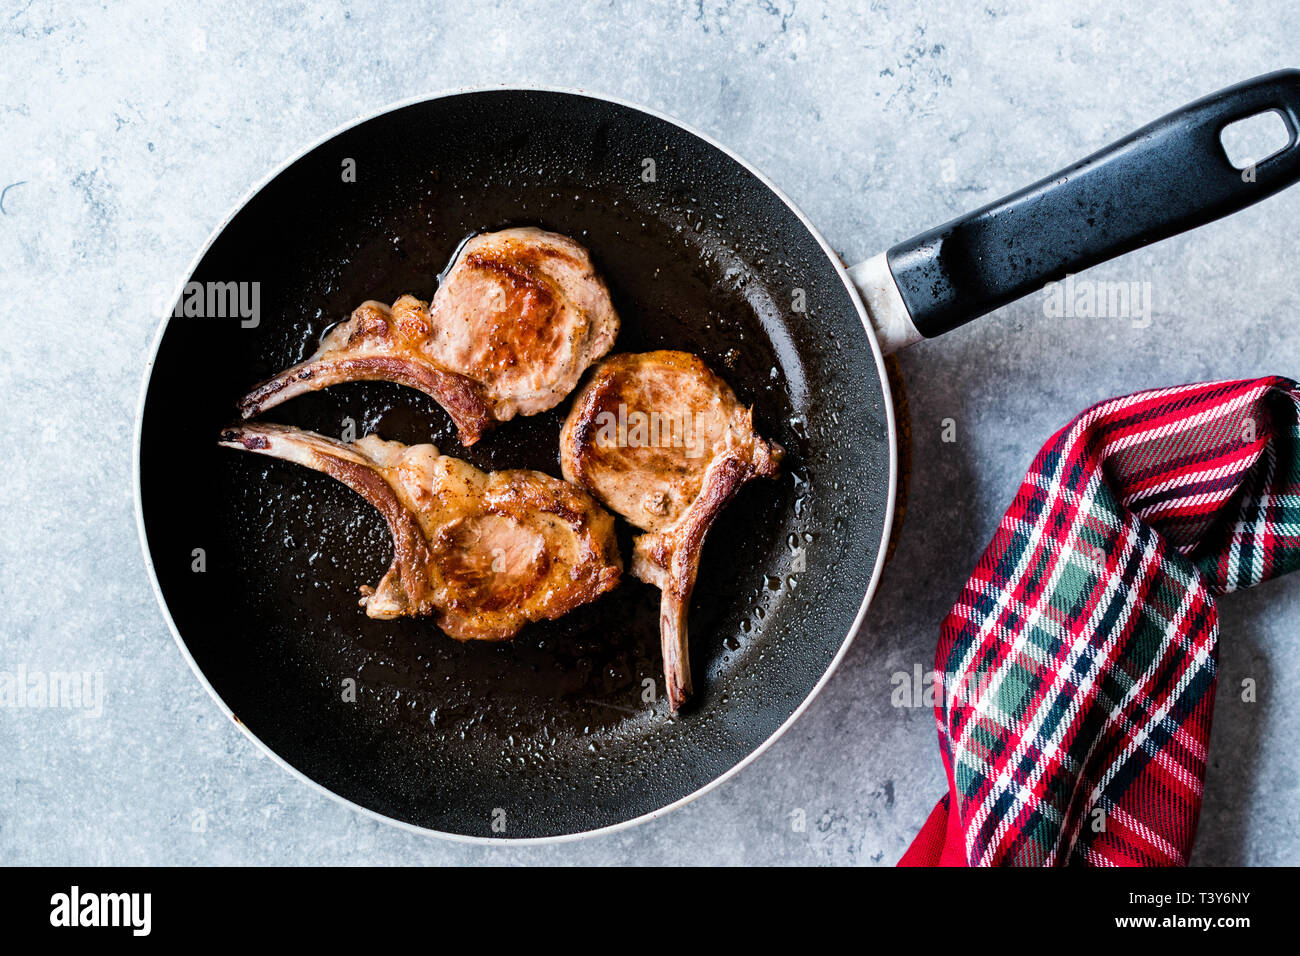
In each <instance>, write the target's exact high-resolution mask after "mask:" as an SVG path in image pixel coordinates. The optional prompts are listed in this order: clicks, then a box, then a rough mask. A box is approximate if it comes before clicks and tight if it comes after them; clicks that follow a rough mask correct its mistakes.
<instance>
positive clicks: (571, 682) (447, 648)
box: [140, 90, 890, 839]
mask: <svg viewBox="0 0 1300 956" xmlns="http://www.w3.org/2000/svg"><path fill="white" fill-rule="evenodd" d="M353 172H354V175H352V173H353ZM353 180H354V181H353ZM510 225H538V226H543V227H545V228H548V229H553V230H556V231H558V232H561V233H565V234H568V235H570V236H573V237H574V238H575V239H577V240H578V241H579V242H581V243H583V244H584V245H585V246H587V247H588V248H589V249H590V250H591V253H592V256H593V258H594V260H595V261H596V264H597V267H598V268H599V269H600V271H601V273H602V274H603V275H604V277H605V279H606V281H607V282H608V284H609V287H610V290H611V293H612V295H613V297H614V301H615V305H616V306H617V308H618V310H619V313H620V316H621V318H622V321H623V326H622V331H621V333H620V336H619V339H618V342H617V344H616V346H615V349H616V351H640V350H644V349H651V348H673V349H685V350H688V351H692V352H695V353H697V354H698V355H700V356H701V357H702V358H703V359H704V360H705V361H706V362H707V363H708V364H709V365H710V366H712V367H713V368H714V369H715V370H716V371H717V372H719V374H721V375H722V376H723V377H724V378H725V379H727V381H728V382H729V383H730V384H731V385H732V387H733V388H734V389H735V390H736V392H737V394H738V395H739V397H740V398H741V400H742V401H744V402H746V403H752V404H753V406H754V408H755V421H756V423H757V426H758V428H759V430H760V431H761V432H762V433H763V434H765V435H766V436H768V437H771V438H774V439H775V440H777V441H779V442H780V443H781V444H783V445H784V446H785V447H786V448H787V449H788V451H789V456H788V459H787V465H786V467H785V468H784V471H783V474H782V477H781V478H780V479H779V480H777V481H763V482H754V483H751V485H750V486H748V487H747V488H746V489H745V490H744V491H743V492H742V493H741V495H740V496H739V498H738V499H737V500H736V501H735V502H733V503H732V505H731V506H730V507H729V508H728V509H727V511H726V512H725V513H724V514H723V516H722V518H721V519H720V521H719V522H718V523H717V525H716V526H715V527H714V529H713V530H712V532H711V534H710V536H709V539H708V543H707V546H706V549H705V553H704V558H703V562H702V568H701V574H700V579H699V583H698V586H697V588H696V592H695V598H694V602H693V609H692V613H691V619H690V633H691V657H692V665H693V668H694V672H695V675H696V690H697V700H696V701H695V703H694V705H693V706H691V707H689V708H688V709H687V710H686V711H685V712H684V713H683V714H681V715H680V716H678V717H672V716H671V715H670V714H669V713H668V711H667V704H666V701H665V700H664V699H663V697H662V678H661V674H660V657H659V649H658V625H657V619H658V594H657V592H656V591H655V590H654V589H652V588H650V587H649V586H647V585H644V584H641V583H640V582H637V581H635V580H633V579H632V578H631V577H630V576H626V578H625V581H624V583H623V584H621V585H620V586H619V587H618V588H617V589H616V590H615V591H613V592H612V593H610V594H608V595H606V596H605V597H603V598H601V599H600V600H599V601H597V602H596V603H595V604H592V605H589V606H587V607H583V608H580V609H578V610H577V611H575V612H573V613H572V614H570V615H568V616H566V617H565V618H563V619H561V620H559V621H554V622H546V623H541V624H535V625H531V626H529V627H527V628H526V629H525V630H524V631H523V632H522V633H521V634H520V635H519V637H518V638H517V639H516V640H514V641H513V642H510V643H506V644H486V643H478V644H474V643H469V644H461V643H457V642H455V641H453V640H451V639H449V638H447V637H445V636H444V635H443V634H442V633H441V632H440V631H439V630H438V629H437V628H436V627H435V626H434V625H433V624H432V623H430V622H428V621H396V622H380V621H372V620H370V619H368V618H366V617H365V615H364V613H363V612H362V610H361V609H360V608H358V606H357V589H358V587H359V586H360V585H362V584H374V583H375V582H376V581H378V579H379V577H380V576H381V575H382V574H383V572H384V570H385V568H386V567H387V565H388V562H389V560H390V558H391V545H390V543H389V540H388V537H387V534H386V531H385V528H384V525H383V522H382V521H381V519H380V518H379V516H378V514H377V513H375V512H374V511H373V510H372V509H370V508H369V506H367V505H366V504H365V503H364V502H362V501H361V499H360V498H358V497H356V496H355V495H354V494H353V493H352V492H351V491H349V490H348V489H346V488H345V487H343V486H342V485H340V484H337V483H335V482H334V481H332V480H331V479H329V478H327V477H325V476H323V475H319V474H317V473H314V472H310V471H308V470H306V469H303V468H300V467H297V466H294V465H290V464H287V463H281V462H276V461H272V460H269V459H266V458H262V457H259V456H253V455H244V454H239V453H237V452H233V451H230V450H227V449H222V448H219V447H218V446H217V444H216V436H217V433H218V430H219V428H220V427H221V426H222V425H223V424H225V423H226V422H228V421H230V420H231V419H232V418H233V417H234V408H235V401H236V399H237V398H238V396H239V395H241V394H242V393H243V392H244V391H245V390H246V389H247V388H248V386H250V385H251V384H253V383H254V382H256V381H258V380H260V379H262V378H263V377H265V376H267V375H269V374H271V373H272V372H274V371H276V370H278V369H280V368H282V367H284V366H286V365H288V364H290V363H292V362H294V361H297V360H299V359H301V358H303V357H305V356H306V355H307V354H308V353H309V352H311V351H312V350H313V349H314V348H315V346H316V344H317V342H318V341H319V339H320V336H321V334H322V332H323V331H324V330H325V329H326V328H328V327H329V326H330V325H331V324H333V323H335V322H337V321H339V320H341V319H343V318H345V317H346V316H347V315H348V314H349V313H350V311H351V310H352V309H353V308H355V307H356V306H357V305H358V304H360V303H361V302H362V301H364V300H365V299H370V298H375V299H380V300H383V301H386V302H391V301H392V300H393V299H395V298H396V297H397V296H398V295H400V294H401V293H404V292H411V293H414V294H416V295H418V296H420V297H421V298H425V299H428V298H430V297H431V296H432V294H433V292H434V290H435V288H436V285H437V276H438V274H439V272H440V271H441V270H442V269H443V268H444V267H445V265H446V264H447V263H448V262H449V261H450V259H451V257H452V255H453V253H454V251H455V250H456V247H457V246H458V245H459V243H460V242H462V241H463V240H464V239H465V238H466V237H467V236H469V235H472V234H474V233H477V232H480V231H484V230H492V229H499V228H503V227H506V226H510ZM191 282H192V283H199V284H201V285H200V286H197V287H196V286H191V287H190V288H191V291H193V289H195V288H204V289H206V288H208V285H207V284H208V283H230V282H235V283H257V284H258V285H257V287H256V288H257V294H258V302H257V304H258V322H257V324H256V325H255V326H252V324H251V320H250V321H247V322H245V321H241V316H239V315H233V316H230V317H226V318H220V317H205V318H199V317H190V318H187V317H174V318H172V319H171V320H170V322H169V324H168V326H167V328H166V331H165V333H164V335H163V337H162V340H161V343H160V346H159V350H158V354H157V359H156V363H155V367H154V370H153V373H152V378H151V381H150V383H149V386H148V391H147V395H146V400H145V407H144V417H143V422H142V426H141V446H140V456H141V459H140V473H141V488H140V494H141V505H142V511H143V515H144V525H145V534H146V538H147V544H148V548H149V550H150V552H151V557H152V560H153V563H154V568H155V572H156V575H157V578H158V582H159V586H160V589H161V591H162V594H163V597H164V600H165V601H166V603H167V607H168V610H169V611H170V613H171V616H172V618H173V620H174V622H175V624H176V627H177V629H178V631H179V633H180V635H181V637H182V639H183V641H184V642H185V645H186V647H187V648H188V650H189V651H190V653H191V654H192V656H193V658H194V660H195V662H196V664H197V666H198V667H199V669H200V670H201V671H202V672H203V674H204V675H205V676H206V678H207V679H208V681H209V682H210V683H211V685H212V687H213V688H214V690H215V691H216V693H217V694H218V695H219V696H220V697H221V699H222V700H223V701H224V702H225V703H226V705H228V706H229V707H230V708H231V710H232V711H233V712H234V714H235V715H236V717H237V718H238V719H239V720H240V721H242V722H243V723H245V724H246V725H247V726H248V728H249V729H250V730H251V731H252V732H253V733H255V734H256V735H257V736H258V737H259V738H260V739H261V740H262V741H263V742H264V743H265V744H266V745H267V746H269V747H270V748H271V749H272V750H274V751H275V752H276V753H277V754H278V755H279V756H281V757H282V758H283V759H285V760H286V761H287V762H288V763H290V764H291V765H293V766H294V767H296V768H297V769H298V770H300V771H301V772H303V773H304V774H306V775H307V776H308V777H310V778H312V779H314V780H316V781H317V782H319V783H320V784H322V785H324V786H325V787H326V788H328V789H330V790H332V791H333V792H335V793H337V794H339V795H340V796H342V797H344V798H346V799H348V800H351V801H353V802H355V803H357V804H360V805H361V806H364V807H366V808H369V809H371V810H374V811H376V812H378V813H381V814H384V815H386V816H389V817H392V818H394V819H397V820H400V821H404V822H407V823H411V824H414V825H417V826H421V827H426V828H430V829H433V830H437V831H442V832H446V833H452V834H460V835H468V836H483V837H499V838H504V839H512V838H523V837H545V836H557V835H562V834H570V833H576V832H580V831H585V830H591V829H597V828H601V827H605V826H610V825H615V824H618V823H621V822H624V821H627V820H630V819H633V818H636V817H638V816H642V815H644V814H646V813H650V812H652V811H655V810H657V809H660V808H662V807H665V806H667V805H670V804H672V803H674V802H676V801H678V800H680V799H682V798H683V797H686V796H688V795H689V794H691V793H693V792H694V791H696V790H698V789H699V788H701V787H703V786H705V785H707V784H708V783H709V782H711V781H712V780H714V779H716V778H717V777H719V776H720V775H722V774H724V773H725V772H727V771H728V770H729V769H731V768H732V767H734V766H735V765H736V764H737V763H739V762H740V761H742V760H743V759H744V758H745V757H746V756H747V755H749V754H750V753H751V752H752V751H753V750H754V749H755V748H757V747H758V746H760V745H761V744H762V743H763V741H765V740H766V739H767V738H768V737H770V736H771V735H772V734H773V733H774V732H775V731H776V730H777V729H778V728H779V727H780V726H781V725H782V724H783V723H784V722H785V721H786V720H787V718H788V717H789V716H790V715H791V714H792V713H793V712H794V711H795V709H796V708H797V707H798V706H799V704H800V703H801V702H802V701H803V700H804V699H805V698H806V697H807V695H808V694H809V693H810V692H811V691H812V689H813V688H814V686H815V685H816V684H817V682H818V680H819V679H820V678H821V676H822V675H823V673H824V672H825V671H826V669H827V667H828V666H829V665H830V663H831V661H832V660H833V658H834V657H835V655H836V653H837V651H838V650H839V648H840V646H841V644H842V643H843V641H844V640H845V636H846V634H847V633H848V632H849V631H850V629H851V626H852V623H853V620H854V617H855V615H856V613H857V611H858V608H859V606H860V604H861V601H862V597H863V594H864V593H865V591H866V589H867V587H868V584H869V581H870V578H871V574H872V570H873V568H874V565H875V562H876V556H877V551H878V548H879V545H880V539H881V534H882V530H883V524H884V519H885V514H886V494H887V484H888V467H889V455H890V449H889V436H888V432H887V426H886V420H887V419H886V410H885V398H884V395H883V393H882V389H881V385H880V382H879V379H878V376H877V373H876V366H875V363H874V360H873V358H872V354H871V351H870V346H869V344H868V341H867V338H866V336H865V333H864V332H863V329H862V327H861V325H860V323H859V319H858V315H857V312H856V309H855V306H854V303H853V300H852V298H851V296H850V295H849V293H848V292H847V290H846V289H845V287H844V285H843V283H842V281H841V279H840V277H839V274H838V273H837V272H836V270H835V269H834V267H833V266H832V264H831V263H830V261H829V260H828V259H827V257H826V255H825V253H824V252H823V250H822V248H821V247H820V245H819V244H818V243H817V241H816V239H815V237H814V236H812V235H811V234H810V233H809V231H808V230H807V229H806V228H805V227H804V225H803V224H802V223H801V222H800V220H799V219H798V217H797V216H796V215H795V214H794V213H793V212H792V211H791V210H790V209H789V208H788V207H787V206H786V205H785V204H784V203H783V202H782V201H781V200H780V198H779V197H778V196H776V195H775V194H774V193H772V192H771V191H770V190H769V189H768V188H767V187H766V186H765V185H764V184H763V183H762V182H761V181H760V180H758V179H757V178H756V177H754V176H753V175H752V174H751V173H750V172H748V171H747V170H746V169H745V168H744V167H743V166H742V165H741V164H739V163H738V162H737V161H735V160H734V159H733V158H731V157H730V156H728V155H727V154H725V153H724V152H722V151H720V150H718V149H716V148H715V147H713V146H711V145H709V144H708V143H706V142H704V141H702V140H700V139H699V138H697V137H695V136H693V135H692V134H690V133H688V132H685V131H683V130H682V129H680V128H679V127H677V126H675V125H674V124H672V123H670V122H668V121H666V120H663V119H659V118H656V117H653V116H649V115H647V114H644V113H641V112H640V111H637V110H635V109H631V108H629V107H625V106H620V105H617V104H613V103H609V102H606V101H603V100H599V99H595V98H590V97H586V96H580V95H574V94H565V93H551V92H536V91H527V92H523V91H505V90H503V91H492V92H483V93H470V94H460V95H455V96H450V97H444V98H440V99H435V100H430V101H426V102H423V103H418V104H415V105H411V106H406V107H403V108H400V109H397V110H394V111H392V112H390V113H386V114H384V115H382V116H379V117H376V118H374V119H371V120H369V121H366V122H364V123H362V124H360V125H358V126H355V127H353V128H351V129H348V130H347V131H345V132H343V133H341V134H339V135H338V136H336V137H334V138H333V139H331V140H330V141H328V142H326V143H324V144H323V145H321V146H319V147H317V148H315V149H314V150H312V151H311V152H310V153H308V154H306V155H305V156H303V157H302V158H300V159H299V160H297V161H295V162H294V163H293V164H292V165H291V166H289V167H288V168H286V169H285V170H284V171H283V172H281V173H280V174H279V175H278V176H277V177H275V178H274V179H273V180H272V181H271V182H270V183H269V184H268V185H267V186H265V187H264V188H263V189H262V190H261V191H260V192H259V193H257V195H255V196H254V197H253V199H252V200H251V201H250V202H249V203H248V204H247V205H246V206H245V207H244V208H243V209H242V210H241V211H240V212H239V213H238V214H237V215H236V216H235V217H234V219H233V220H232V221H231V222H230V223H229V224H228V225H227V226H226V228H225V229H224V230H223V231H222V232H221V234H220V235H219V236H218V237H217V238H216V240H215V241H214V242H213V243H212V245H211V246H210V247H209V249H208V250H207V252H206V254H205V255H204V256H203V258H202V260H201V262H200V263H199V265H198V267H197V269H196V271H195V273H194V275H193V276H191ZM252 288H253V287H252V286H251V285H250V286H244V289H245V290H246V291H247V293H248V296H249V299H251V291H252ZM246 326H248V327H246ZM567 408H568V403H567V402H566V403H564V404H562V405H561V406H560V407H559V408H558V409H556V410H555V411H553V412H550V413H547V414H544V415H539V416H536V417H533V418H525V419H516V420H515V421H513V422H509V423H507V424H505V425H502V426H500V427H498V428H497V429H496V430H495V431H493V432H491V433H489V434H488V435H487V436H486V437H485V438H484V439H483V440H482V441H481V442H480V443H479V444H478V445H476V446H475V447H474V448H472V449H465V448H463V447H461V446H460V444H459V443H458V442H457V440H456V437H455V432H454V430H453V429H452V428H451V426H450V423H449V421H448V419H447V416H446V415H445V414H444V413H443V412H442V410H441V409H440V408H438V407H437V406H436V405H435V404H434V403H433V402H432V401H431V400H430V399H428V398H427V397H425V396H424V395H422V394H420V393H417V392H414V391H410V390H406V389H402V388H400V387H398V386H392V385H387V384H380V383H357V384H350V385H343V386H337V387H334V388H332V389H328V390H326V391H323V392H318V393H315V394H312V395H308V396H304V397H301V398H298V399H295V400H293V401H292V402H289V403H287V404H285V405H283V406H280V407H279V408H276V409H274V410H273V411H272V412H271V413H269V414H268V415H267V418H269V419H272V420H275V421H281V422H285V423H289V424H294V425H299V426H302V427H305V428H310V429H313V430H316V431H319V432H322V433H324V434H326V435H331V436H336V437H337V436H341V435H343V434H344V433H345V431H346V430H347V429H348V428H353V429H354V430H355V434H356V435H358V436H360V435H362V434H365V433H368V432H371V431H376V432H378V433H379V434H381V435H382V436H383V437H384V438H388V439H397V440H400V441H403V442H406V443H409V444H414V443H419V442H424V441H432V442H433V443H434V444H436V445H437V446H438V447H439V448H440V449H441V450H442V451H443V452H445V453H448V454H452V455H456V456H458V457H462V458H465V459H466V460H468V461H470V462H472V463H473V464H475V465H477V466H478V467H480V468H513V467H529V468H536V469H539V470H542V471H545V472H548V473H550V474H552V475H559V473H560V470H559V462H558V435H559V430H560V426H561V423H562V421H563V415H564V413H565V412H566V411H567ZM621 535H622V544H623V552H624V556H625V559H626V558H627V557H629V556H630V538H631V535H630V532H629V531H628V529H627V528H626V527H624V528H623V530H622V532H621ZM200 557H201V561H200ZM198 567H201V568H202V570H196V568H198ZM647 687H654V688H657V689H658V690H659V693H658V694H657V695H656V696H657V699H656V700H654V701H647V700H646V699H645V698H646V697H647V696H648V693H647Z"/></svg>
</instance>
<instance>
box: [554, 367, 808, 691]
mask: <svg viewBox="0 0 1300 956" xmlns="http://www.w3.org/2000/svg"><path fill="white" fill-rule="evenodd" d="M784 454H785V452H784V450H783V449H782V448H781V446H780V445H777V444H776V443H774V442H768V441H764V440H763V439H762V438H760V437H758V436H757V435H756V434H754V419H753V411H752V410H751V409H748V408H745V407H744V406H743V405H741V404H740V402H739V401H738V400H737V399H736V396H735V394H734V393H733V392H732V391H731V389H730V388H729V387H728V386H727V383H726V382H724V381H723V380H722V379H720V378H718V377H717V376H716V375H714V374H713V372H711V371H710V370H709V369H708V367H707V366H705V364H704V363H703V362H701V361H700V360H699V359H698V358H696V357H695V356H694V355H691V354H690V353H688V352H645V353H642V354H638V355H632V354H624V355H615V356H611V357H610V358H609V359H607V360H605V361H604V362H602V363H601V364H600V365H599V366H597V368H596V369H595V371H594V372H593V373H592V376H591V379H590V381H589V382H588V383H587V384H586V385H585V386H583V388H582V390H581V391H580V392H579V393H578V395H577V397H576V398H575V399H574V403H573V408H572V410H571V411H570V412H569V417H568V419H567V420H566V421H565V423H564V430H563V432H562V433H561V436H560V461H561V464H562V465H563V468H564V477H565V478H566V479H568V480H569V481H571V482H574V483H575V484H579V485H582V486H583V487H585V488H587V489H589V490H590V491H591V492H592V493H593V494H594V495H595V496H596V497H597V498H599V499H600V500H601V501H603V502H604V503H605V504H606V505H608V506H609V507H610V508H612V509H613V510H614V511H616V512H618V513H619V514H621V515H622V516H623V517H624V518H626V519H627V520H628V521H630V522H631V523H632V524H634V525H636V526H637V527H638V528H641V529H642V530H644V531H646V532H649V533H648V534H644V535H641V536H640V537H638V538H637V539H636V542H635V544H634V548H633V557H632V574H633V575H635V576H636V577H637V578H639V579H640V580H642V581H645V582H647V583H649V584H653V585H655V586H656V587H658V588H659V589H660V591H661V592H662V597H661V603H660V618H659V628H660V643H661V645H662V648H663V658H664V677H665V679H666V681H667V685H668V700H669V703H670V704H671V706H672V708H673V709H674V710H676V709H677V708H678V707H680V706H681V705H682V703H683V702H684V701H685V700H686V698H687V697H689V696H690V693H691V672H690V659H689V656H688V653H687V635H686V616H687V612H688V610H689V607H690V600H691V590H692V589H693V588H694V587H695V576H696V573H697V572H698V570H699V562H700V550H701V548H702V547H703V545H704V537H705V535H706V534H708V530H709V526H710V525H711V524H712V523H713V520H714V518H716V517H717V515H718V514H719V513H720V512H721V511H722V509H723V508H724V507H725V506H726V504H727V502H729V501H730V500H731V499H732V498H733V497H734V496H735V494H736V492H738V491H739V490H740V488H741V486H742V485H744V484H745V482H747V481H749V480H750V479H751V478H755V477H772V476H775V475H776V474H777V472H778V469H779V465H780V461H781V458H782V456H783V455H784Z"/></svg>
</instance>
